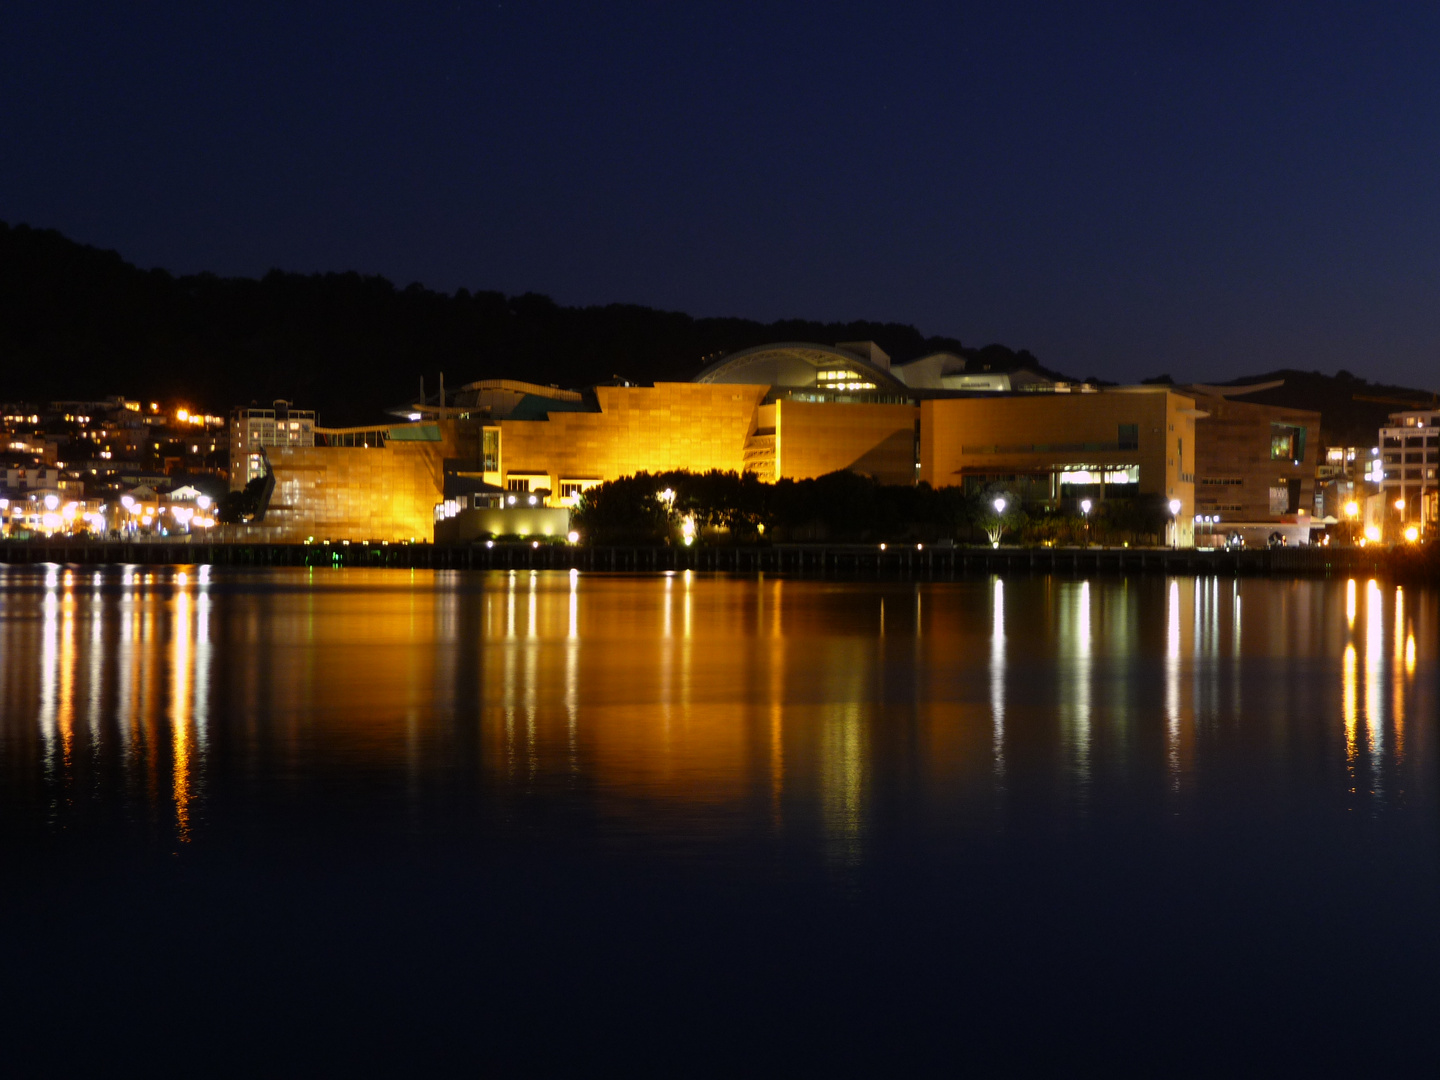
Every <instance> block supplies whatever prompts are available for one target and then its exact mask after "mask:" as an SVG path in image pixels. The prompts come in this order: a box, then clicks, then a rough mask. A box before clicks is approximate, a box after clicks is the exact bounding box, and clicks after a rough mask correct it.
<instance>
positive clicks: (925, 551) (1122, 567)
mask: <svg viewBox="0 0 1440 1080" xmlns="http://www.w3.org/2000/svg"><path fill="white" fill-rule="evenodd" d="M1394 562H1395V559H1394V556H1393V554H1392V553H1391V552H1390V551H1388V550H1386V549H1384V548H1348V547H1333V548H1332V547H1296V548H1273V549H1268V550H1241V551H1226V550H1208V549H1197V548H1179V549H1172V548H1123V547H1122V548H1113V547H1084V548H1082V547H1055V548H1048V547H1005V546H1002V547H999V548H988V547H952V546H942V545H931V544H884V545H882V544H819V543H811V544H773V545H753V546H735V547H721V546H713V547H712V546H696V547H681V546H673V547H670V546H636V545H630V546H623V545H620V546H604V547H601V546H595V547H591V546H582V545H570V544H543V543H541V544H537V543H534V542H530V543H526V542H514V543H495V544H493V545H487V544H467V545H437V544H360V543H344V544H335V543H332V544H324V543H315V544H254V543H207V542H175V541H164V540H158V541H138V542H123V541H114V540H100V541H94V540H75V539H51V540H29V541H9V542H4V543H0V563H9V564H22V565H23V564H37V563H58V564H79V565H100V564H132V565H143V566H168V565H182V564H211V565H215V566H326V567H339V566H389V567H415V568H429V569H457V570H518V569H529V570H569V569H577V570H613V571H627V572H632V573H644V572H663V571H674V570H699V571H730V572H744V573H753V572H770V573H791V574H803V575H807V576H810V575H815V576H826V575H836V576H860V577H867V576H902V577H917V578H948V577H958V576H963V575H966V574H972V573H986V574H988V573H1031V572H1033V573H1077V574H1079V573H1084V574H1145V573H1157V574H1218V575H1223V576H1232V577H1233V576H1255V575H1260V576H1264V575H1276V576H1327V575H1340V574H1387V573H1389V572H1390V571H1391V570H1392V569H1394V565H1393V564H1394Z"/></svg>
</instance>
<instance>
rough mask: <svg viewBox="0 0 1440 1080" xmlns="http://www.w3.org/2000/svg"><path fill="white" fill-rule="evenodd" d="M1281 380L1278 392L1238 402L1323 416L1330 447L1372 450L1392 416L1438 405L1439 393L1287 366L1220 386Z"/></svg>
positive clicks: (1322, 425)
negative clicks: (1369, 447) (1283, 407)
mask: <svg viewBox="0 0 1440 1080" xmlns="http://www.w3.org/2000/svg"><path fill="white" fill-rule="evenodd" d="M1277 379H1283V380H1285V385H1284V386H1277V387H1275V388H1274V389H1273V390H1259V391H1256V392H1255V393H1253V394H1246V395H1244V396H1243V397H1239V398H1237V399H1236V400H1238V401H1254V402H1257V403H1259V404H1262V405H1283V406H1286V407H1288V408H1292V409H1312V410H1314V411H1315V412H1318V413H1319V414H1320V438H1321V442H1322V444H1323V445H1326V446H1372V445H1374V443H1375V439H1376V437H1377V433H1378V431H1379V429H1380V428H1381V427H1382V426H1383V425H1384V424H1385V420H1386V418H1387V417H1388V416H1389V415H1390V414H1391V413H1393V412H1400V411H1401V410H1403V409H1406V408H1420V409H1423V408H1436V407H1437V406H1436V405H1435V404H1434V402H1435V400H1436V399H1435V395H1434V394H1433V393H1429V392H1427V391H1424V390H1412V389H1410V388H1409V387H1404V386H1387V385H1385V384H1383V383H1372V382H1369V381H1368V380H1366V379H1361V378H1358V377H1357V376H1355V375H1352V374H1350V372H1348V371H1344V370H1342V371H1339V372H1337V373H1336V374H1334V375H1322V374H1320V372H1318V371H1294V370H1291V369H1288V368H1287V369H1283V370H1280V371H1272V372H1269V373H1267V374H1265V375H1247V376H1246V377H1245V378H1243V379H1236V380H1234V381H1233V382H1229V383H1223V384H1219V385H1224V386H1243V385H1245V384H1247V383H1264V382H1272V381H1274V380H1277Z"/></svg>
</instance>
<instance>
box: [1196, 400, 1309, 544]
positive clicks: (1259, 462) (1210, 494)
mask: <svg viewBox="0 0 1440 1080" xmlns="http://www.w3.org/2000/svg"><path fill="white" fill-rule="evenodd" d="M1195 403H1196V406H1197V407H1198V408H1200V409H1203V410H1204V411H1205V412H1206V413H1208V414H1209V415H1208V416H1207V417H1205V418H1204V419H1203V420H1201V421H1200V422H1199V423H1198V424H1197V425H1196V428H1195V438H1196V448H1197V457H1196V465H1195V479H1196V485H1195V498H1196V510H1195V512H1196V513H1198V514H1219V515H1220V518H1221V520H1222V521H1226V520H1233V521H1235V522H1237V523H1238V522H1241V521H1259V522H1278V521H1279V520H1280V518H1281V516H1283V515H1278V514H1272V513H1270V487H1271V485H1272V484H1277V485H1278V484H1282V483H1285V482H1287V481H1289V480H1299V481H1300V506H1301V507H1302V508H1303V509H1304V510H1305V512H1306V513H1307V514H1309V513H1312V512H1313V511H1314V509H1315V467H1316V463H1317V462H1318V460H1319V457H1318V455H1319V453H1320V414H1319V413H1317V412H1309V411H1306V410H1304V409H1286V408H1281V407H1280V406H1277V405H1259V404H1256V403H1254V402H1248V401H1234V400H1229V399H1227V398H1223V397H1215V396H1211V395H1208V394H1200V393H1197V394H1196V395H1195ZM1271 423H1277V424H1288V425H1291V426H1294V427H1301V428H1305V429H1306V431H1305V457H1304V460H1303V461H1302V462H1301V463H1300V464H1299V465H1296V464H1293V463H1292V462H1290V461H1288V460H1280V461H1275V460H1272V459H1271V457H1270V425H1271ZM1234 480H1239V481H1240V483H1239V484H1235V483H1217V482H1216V481H1234ZM1206 481H1210V482H1209V483H1207V482H1206Z"/></svg>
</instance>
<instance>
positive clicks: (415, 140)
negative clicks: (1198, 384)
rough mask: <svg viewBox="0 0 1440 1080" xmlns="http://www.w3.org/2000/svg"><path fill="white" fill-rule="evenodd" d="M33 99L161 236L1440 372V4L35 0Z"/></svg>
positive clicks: (148, 252)
mask: <svg viewBox="0 0 1440 1080" xmlns="http://www.w3.org/2000/svg"><path fill="white" fill-rule="evenodd" d="M1152 8H1153V9H1154V10H1150V9H1152ZM292 9H293V10H292ZM0 101H3V107H0V219H3V220H6V221H9V222H11V223H20V222H25V223H29V224H31V225H35V226H41V227H49V228H56V229H59V230H61V231H62V232H64V233H66V234H67V235H69V236H70V237H72V238H74V239H76V240H80V241H82V242H85V243H90V244H95V245H98V246H100V247H107V248H115V249H116V250H118V251H120V252H121V254H123V255H124V256H125V257H126V258H127V259H130V260H131V261H133V262H136V263H138V264H139V265H142V266H163V267H166V268H168V269H170V270H172V271H175V272H178V273H184V272H193V271H199V270H213V271H215V272H217V273H221V274H246V275H255V274H261V273H263V272H265V271H266V270H267V269H269V268H270V267H274V266H278V267H281V268H284V269H287V270H295V271H305V272H309V271H326V270H349V269H355V270H360V271H364V272H367V273H379V274H384V275H385V276H387V277H390V278H392V279H393V280H395V281H396V282H397V283H400V284H404V283H408V282H410V281H420V282H423V283H424V284H425V285H428V286H430V287H432V288H438V289H443V290H453V289H455V288H458V287H460V286H465V287H467V288H470V289H498V290H503V291H505V292H507V293H519V292H525V291H537V292H544V293H548V294H550V295H551V296H553V297H554V298H555V299H556V300H558V301H559V302H561V303H567V304H594V303H607V302H611V301H625V302H634V303H640V304H647V305H652V306H656V307H661V308H668V309H676V310H682V311H687V312H690V313H692V314H695V315H740V316H747V317H751V318H758V319H765V320H769V319H775V318H781V317H792V316H793V317H803V318H813V319H825V320H848V319H855V318H869V319H878V320H895V321H901V322H913V323H915V324H916V325H918V326H919V327H920V328H921V329H922V330H923V331H925V332H927V333H932V334H949V335H954V336H956V337H958V338H960V339H961V340H962V341H964V342H965V343H966V344H968V345H983V344H985V343H987V342H991V341H998V342H1001V343H1004V344H1006V345H1009V346H1011V347H1013V348H1017V349H1019V348H1026V349H1030V350H1031V351H1032V352H1034V353H1035V354H1036V355H1037V356H1038V357H1039V358H1040V359H1041V360H1042V361H1043V362H1045V363H1047V364H1050V365H1052V366H1054V367H1057V368H1060V369H1062V370H1066V371H1071V372H1074V373H1076V374H1082V375H1090V374H1094V375H1099V376H1101V377H1105V378H1111V379H1117V380H1131V379H1137V378H1141V377H1144V376H1149V375H1154V374H1157V373H1160V372H1169V373H1171V374H1173V375H1174V376H1175V377H1176V378H1177V379H1221V378H1228V377H1234V376H1236V375H1241V374H1245V373H1253V372H1259V371H1265V370H1270V369H1273V368H1277V367H1287V366H1288V367H1300V368H1304V369H1307V370H1308V369H1318V370H1321V371H1325V372H1333V371H1334V370H1335V369H1337V368H1342V367H1343V368H1348V369H1349V370H1351V371H1353V372H1355V373H1356V374H1359V375H1363V376H1365V377H1368V378H1371V379H1381V380H1386V381H1391V382H1398V383H1402V384H1408V385H1417V386H1422V387H1431V388H1433V387H1435V386H1436V385H1437V384H1440V359H1437V357H1440V295H1437V294H1440V289H1437V286H1440V209H1437V199H1440V6H1436V5H1428V4H1407V5H1397V6H1394V7H1390V6H1388V5H1380V4H1344V5H1339V4H1307V5H1295V4H1249V3H1228V4H1227V3H1206V4H1186V5H1178V4H1153V5H1123V4H1071V5H1063V6H1062V5H1054V6H1049V5H1031V6H1026V5H1021V4H1013V3H1011V4H996V3H986V4H977V5H974V6H969V7H967V6H964V5H954V4H943V5H936V6H934V7H933V8H925V7H922V6H920V5H904V6H901V5H879V4H877V5H874V6H862V5H851V4H843V3H821V4H814V5H805V6H781V5H775V4H743V5H742V4H715V5H707V4H699V3H683V4H676V3H668V4H658V3H657V4H641V3H624V4H622V3H615V4H610V5H596V6H593V7H592V6H588V5H570V4H560V3H539V2H537V3H516V4H511V3H505V4H460V5H448V6H444V7H442V6H440V5H414V4H395V5H388V4H373V3H358V2H353V0H352V2H347V3H337V4H333V5H319V4H309V5H291V4H262V3H255V2H250V3H245V4H243V5H240V4H237V5H233V6H224V5H218V4H217V5H187V4H175V5H168V4H123V5H120V4H103V5H92V6H85V5H79V4H7V5H5V6H3V7H0Z"/></svg>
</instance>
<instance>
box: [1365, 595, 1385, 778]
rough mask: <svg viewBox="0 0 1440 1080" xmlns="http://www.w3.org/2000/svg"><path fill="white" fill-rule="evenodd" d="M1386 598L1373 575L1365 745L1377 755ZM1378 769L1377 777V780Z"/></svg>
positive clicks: (1369, 599) (1382, 718) (1367, 603)
mask: <svg viewBox="0 0 1440 1080" xmlns="http://www.w3.org/2000/svg"><path fill="white" fill-rule="evenodd" d="M1384 607H1385V599H1384V597H1383V596H1381V594H1380V583H1379V582H1378V581H1376V580H1375V579H1374V578H1371V579H1370V581H1369V582H1368V583H1366V586H1365V731H1366V736H1367V737H1366V748H1367V749H1368V750H1369V751H1370V754H1371V759H1372V762H1373V761H1374V756H1375V755H1376V754H1378V753H1381V752H1383V750H1384V743H1385V694H1384V686H1383V685H1382V682H1383V680H1382V678H1381V676H1382V674H1383V669H1384V664H1385V611H1384ZM1378 775H1379V774H1378V770H1376V777H1377V783H1378Z"/></svg>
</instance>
